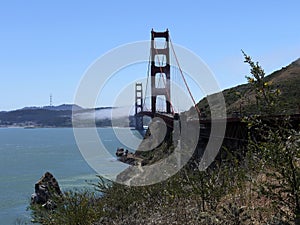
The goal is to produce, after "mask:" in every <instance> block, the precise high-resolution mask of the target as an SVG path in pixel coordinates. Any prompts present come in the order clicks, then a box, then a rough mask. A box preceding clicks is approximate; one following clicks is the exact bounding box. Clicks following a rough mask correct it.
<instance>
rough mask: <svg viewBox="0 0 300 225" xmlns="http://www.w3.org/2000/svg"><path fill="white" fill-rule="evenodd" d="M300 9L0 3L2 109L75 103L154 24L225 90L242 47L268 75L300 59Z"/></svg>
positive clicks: (239, 74) (292, 5) (291, 5)
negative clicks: (100, 70) (86, 84)
mask: <svg viewBox="0 0 300 225" xmlns="http://www.w3.org/2000/svg"><path fill="white" fill-rule="evenodd" d="M299 9H300V2H299V1H298V0H293V1H292V0H286V1H274V0H273V1H268V0H263V1H258V0H251V1H230V0H228V1H214V0H210V1H202V0H198V1H197V0H195V1H191V0H185V1H161V0H152V1H141V0H140V1H130V0H128V1H116V0H110V1H96V0H94V1H74V0H72V1H68V0H64V1H58V0H54V1H38V0H36V1H33V0H28V1H21V0H19V1H16V0H10V1H1V3H0V78H1V88H0V96H1V97H0V98H1V101H0V111H1V110H12V109H17V108H22V107H24V106H43V105H48V104H49V95H50V93H52V95H53V104H55V105H59V104H62V103H72V102H73V99H74V94H75V92H76V89H77V87H78V85H79V82H80V79H81V77H82V76H83V75H84V72H85V71H86V69H87V68H88V66H89V65H90V64H91V63H92V62H93V61H94V60H95V59H97V58H98V57H100V56H101V55H103V54H105V53H106V52H107V51H109V50H110V49H112V48H115V47H117V46H119V45H123V44H126V43H129V42H135V41H141V40H149V38H150V31H151V29H152V28H154V29H155V30H165V29H166V28H168V29H169V30H170V35H171V37H172V41H173V42H174V43H177V44H179V45H182V46H185V47H186V48H188V49H190V50H192V51H193V52H195V53H196V54H197V55H199V56H200V57H201V58H202V60H203V61H204V62H205V63H206V64H207V65H208V66H209V67H210V69H211V70H212V71H213V73H214V74H215V76H216V78H217V80H218V82H219V84H220V87H221V88H222V89H225V88H228V87H231V86H235V85H237V84H241V83H245V78H244V77H245V75H247V74H248V71H249V68H248V66H247V65H246V64H244V63H243V56H242V54H241V51H240V50H241V49H243V50H244V51H245V52H246V53H248V54H249V55H251V56H252V57H253V59H254V60H255V61H259V62H260V63H261V65H262V66H263V67H264V68H265V70H266V72H267V73H270V72H272V71H275V70H278V69H280V68H281V67H283V66H286V65H288V64H289V63H291V62H292V61H294V60H296V59H297V58H299V57H300V41H299V40H300V13H299ZM146 69H147V68H145V71H141V73H145V74H146ZM120 79H124V80H126V79H128V81H130V77H128V76H126V77H124V78H120ZM120 84H121V82H120ZM115 88H116V89H117V88H121V87H119V86H118V84H116V86H115ZM192 91H193V90H192ZM201 97H202V96H195V98H196V99H197V101H198V100H200V98H201ZM103 104H104V105H106V106H108V105H110V104H111V99H110V96H109V95H107V96H106V97H105V101H104V102H103Z"/></svg>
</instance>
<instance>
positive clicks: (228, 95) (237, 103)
mask: <svg viewBox="0 0 300 225" xmlns="http://www.w3.org/2000/svg"><path fill="white" fill-rule="evenodd" d="M265 81H266V82H269V83H270V84H271V88H272V87H273V88H274V89H275V88H279V89H280V96H279V102H278V104H277V107H276V112H275V113H276V114H294V113H299V110H300V98H299V96H300V58H299V59H298V60H296V61H294V62H293V63H291V64H290V65H288V66H286V67H283V68H282V69H280V70H278V71H275V72H273V73H272V74H270V75H268V76H266V77H265ZM223 94H224V98H225V102H226V109H227V115H228V116H232V114H234V113H241V114H243V115H245V114H251V113H255V112H256V100H255V93H254V91H253V88H251V85H250V84H243V85H239V86H236V87H233V88H229V89H226V90H224V91H223ZM198 107H199V108H200V109H202V111H204V112H205V113H206V114H207V115H209V114H210V113H209V105H208V102H207V99H206V98H204V99H202V100H201V101H200V102H199V103H198Z"/></svg>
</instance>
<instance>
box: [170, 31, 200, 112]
mask: <svg viewBox="0 0 300 225" xmlns="http://www.w3.org/2000/svg"><path fill="white" fill-rule="evenodd" d="M169 38H170V43H171V49H172V52H173V54H174V56H175V60H176V63H177V66H178V68H179V71H180V74H181V77H182V79H183V81H184V84H185V86H186V88H187V90H188V92H189V94H190V97H191V99H192V101H193V103H194V106H195V108H196V110H197V112H198V114H199V116H200V115H201V112H200V109H199V108H198V106H197V104H196V101H195V99H194V97H193V95H192V92H191V90H190V88H189V86H188V84H187V82H186V79H185V77H184V74H183V71H182V69H181V67H180V64H179V61H178V58H177V55H176V53H175V50H174V46H173V43H172V41H171V37H170V36H169Z"/></svg>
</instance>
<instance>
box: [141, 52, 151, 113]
mask: <svg viewBox="0 0 300 225" xmlns="http://www.w3.org/2000/svg"><path fill="white" fill-rule="evenodd" d="M150 61H151V53H150V55H149V60H148V66H147V81H146V88H145V95H144V103H143V107H145V108H146V109H147V106H146V96H147V89H148V81H149V76H150V64H151V63H150ZM143 111H144V109H143Z"/></svg>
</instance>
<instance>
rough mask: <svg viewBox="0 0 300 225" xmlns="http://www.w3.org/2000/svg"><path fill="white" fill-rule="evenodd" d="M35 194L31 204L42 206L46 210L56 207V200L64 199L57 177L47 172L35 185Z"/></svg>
mask: <svg viewBox="0 0 300 225" xmlns="http://www.w3.org/2000/svg"><path fill="white" fill-rule="evenodd" d="M34 189H35V192H34V193H33V194H32V195H31V204H40V205H42V206H43V207H44V208H46V209H53V208H55V207H56V204H55V199H57V198H60V197H62V192H61V190H60V187H59V184H58V182H57V180H56V179H55V177H54V176H53V175H52V174H51V173H50V172H46V173H45V174H44V175H43V176H42V177H41V178H40V179H39V181H38V182H37V183H36V184H35V185H34Z"/></svg>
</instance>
